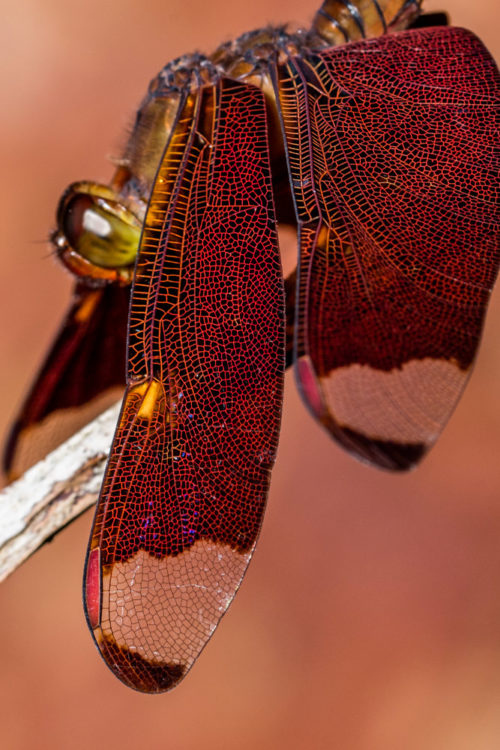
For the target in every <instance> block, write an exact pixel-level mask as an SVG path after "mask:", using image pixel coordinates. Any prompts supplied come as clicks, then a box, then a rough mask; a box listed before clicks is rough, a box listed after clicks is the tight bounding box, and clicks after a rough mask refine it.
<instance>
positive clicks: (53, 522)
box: [0, 404, 120, 581]
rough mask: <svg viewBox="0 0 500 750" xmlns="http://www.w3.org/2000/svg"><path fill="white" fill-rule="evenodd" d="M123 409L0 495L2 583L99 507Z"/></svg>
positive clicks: (95, 423)
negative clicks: (69, 526)
mask: <svg viewBox="0 0 500 750" xmlns="http://www.w3.org/2000/svg"><path fill="white" fill-rule="evenodd" d="M119 408H120V405H119V404H116V405H115V406H113V407H111V409H108V411H106V412H105V413H104V414H101V416H100V417H97V419H95V420H94V421H93V422H91V423H90V424H88V425H87V426H86V427H84V428H83V429H82V430H80V432H77V433H76V435H73V437H71V438H70V439H69V440H67V441H66V442H65V443H63V444H62V445H61V446H60V447H59V448H57V449H56V450H55V451H53V452H52V453H50V454H49V455H48V456H47V457H46V458H45V459H44V460H43V461H40V462H39V463H37V464H36V465H35V466H33V467H32V468H31V469H28V471H27V472H26V473H25V474H24V475H23V476H22V477H21V479H19V480H18V481H17V482H14V483H13V484H11V485H9V486H8V487H6V488H5V489H4V490H3V491H2V492H0V581H3V579H4V578H6V577H7V576H8V575H9V574H10V573H12V572H13V571H14V570H15V569H16V568H17V567H19V565H21V563H23V562H24V560H26V559H27V558H28V557H29V556H30V555H31V554H32V553H33V552H35V550H37V549H38V548H39V547H40V546H41V545H42V544H43V543H44V542H45V541H46V540H47V539H49V538H50V537H51V536H53V535H54V534H56V533H57V532H58V531H60V530H61V529H62V528H63V527H64V526H66V525H67V524H68V523H70V522H71V521H73V520H74V519H75V518H77V516H79V515H80V514H81V513H83V511H84V510H87V508H89V507H90V506H91V505H92V504H93V503H95V501H96V498H97V495H98V492H99V488H100V484H101V481H102V476H103V473H104V467H105V465H106V459H107V456H108V452H109V448H110V445H111V440H112V438H113V433H114V430H115V427H116V422H117V419H118V414H119Z"/></svg>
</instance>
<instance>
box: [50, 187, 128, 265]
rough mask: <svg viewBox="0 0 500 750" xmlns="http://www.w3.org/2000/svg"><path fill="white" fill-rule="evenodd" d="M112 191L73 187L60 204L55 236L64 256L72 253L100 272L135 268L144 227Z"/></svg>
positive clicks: (100, 188) (105, 188)
mask: <svg viewBox="0 0 500 750" xmlns="http://www.w3.org/2000/svg"><path fill="white" fill-rule="evenodd" d="M117 197H118V196H116V195H115V193H114V192H113V191H112V190H111V188H108V187H105V186H104V185H97V184H95V183H87V182H80V183H75V184H74V185H71V186H70V187H69V188H68V190H67V191H66V193H65V194H64V196H63V198H62V199H61V203H60V204H59V209H58V214H57V223H58V231H57V233H56V235H55V241H56V244H57V245H58V246H59V248H61V251H62V253H64V252H66V253H67V252H71V254H76V255H77V256H80V257H81V258H83V259H84V260H85V261H88V263H90V264H91V265H92V266H97V267H99V268H106V269H110V268H116V269H121V268H125V267H127V266H131V265H133V263H134V262H135V258H136V255H137V250H138V247H139V239H140V236H141V223H140V222H139V220H138V219H137V217H136V216H134V214H133V213H131V211H129V210H128V209H127V208H126V207H125V206H123V205H122V204H121V203H120V202H119V201H118V200H117Z"/></svg>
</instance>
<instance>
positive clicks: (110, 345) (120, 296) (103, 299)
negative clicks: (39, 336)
mask: <svg viewBox="0 0 500 750" xmlns="http://www.w3.org/2000/svg"><path fill="white" fill-rule="evenodd" d="M129 301H130V287H127V286H118V285H115V284H110V285H108V286H105V287H100V288H91V287H89V286H86V285H85V284H83V283H81V282H79V283H77V284H76V286H75V290H74V294H73V300H72V303H71V307H70V309H69V310H68V313H67V315H66V317H65V319H64V321H63V324H62V327H61V330H60V332H59V334H58V335H57V337H56V340H55V341H54V344H53V345H52V348H51V349H50V351H49V354H48V355H47V358H46V360H45V362H44V364H43V365H42V367H41V369H40V372H39V373H38V375H37V377H36V379H35V381H34V383H33V385H32V387H31V389H30V391H29V394H28V397H27V398H26V400H25V402H24V404H23V406H22V408H21V410H20V413H19V416H18V417H17V420H16V422H15V423H14V425H13V427H12V430H11V433H10V436H9V440H8V442H7V446H6V449H5V453H4V464H3V465H4V471H5V472H6V473H7V475H8V476H9V478H10V479H15V478H16V477H18V476H20V475H21V474H23V473H24V472H25V471H26V469H28V468H29V467H30V466H32V465H33V464H35V463H36V462H37V461H40V460H41V459H42V458H45V456H46V455H47V453H49V452H50V451H51V450H54V449H55V448H56V447H57V446H58V445H60V444H61V443H62V442H63V441H64V440H66V439H67V438H68V437H70V436H71V435H72V434H73V433H74V432H76V430H78V429H80V428H81V427H83V426H84V425H86V424H87V422H89V421H90V420H91V419H93V418H94V417H95V416H97V414H99V413H100V412H102V411H104V409H106V408H107V407H108V406H110V405H111V404H113V403H115V402H116V401H117V400H118V399H119V398H120V397H121V395H122V393H123V389H124V387H125V356H126V340H127V320H128V310H129Z"/></svg>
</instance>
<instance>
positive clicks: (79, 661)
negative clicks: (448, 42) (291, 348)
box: [0, 0, 500, 750]
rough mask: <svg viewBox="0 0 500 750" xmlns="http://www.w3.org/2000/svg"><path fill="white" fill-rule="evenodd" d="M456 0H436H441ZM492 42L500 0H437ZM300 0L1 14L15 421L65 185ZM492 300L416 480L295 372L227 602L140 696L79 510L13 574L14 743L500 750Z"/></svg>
mask: <svg viewBox="0 0 500 750" xmlns="http://www.w3.org/2000/svg"><path fill="white" fill-rule="evenodd" d="M444 4H445V0H443V1H442V3H439V2H438V0H433V1H432V2H429V3H428V5H427V7H428V8H429V9H434V10H437V9H441V8H442V6H443V5H444ZM446 4H447V6H448V9H449V11H450V13H451V15H452V18H453V20H454V22H455V23H456V24H459V25H463V26H467V27H469V28H471V29H473V30H474V31H475V32H476V33H477V34H478V35H479V36H480V37H481V38H482V39H483V40H484V41H485V43H486V44H487V46H488V47H489V48H490V50H491V52H492V53H493V54H494V55H495V56H496V58H497V59H500V32H499V21H500V15H499V10H498V6H497V0H473V2H469V0H447V3H446ZM314 10H315V2H307V3H306V2H303V1H301V0H291V2H284V0H253V2H252V3H243V2H224V1H223V0H210V2H206V0H203V1H202V0H196V2H195V1H194V0H189V1H188V0H183V1H182V2H181V1H180V0H162V1H161V2H159V1H157V0H143V2H137V0H109V1H108V2H106V3H102V2H100V1H99V0H86V2H84V3H76V2H71V1H68V0H45V1H44V0H16V2H11V3H4V7H3V10H2V22H1V24H0V37H1V43H0V55H1V56H2V61H1V64H0V71H1V72H0V76H1V79H2V91H3V94H2V107H1V110H2V117H1V123H0V136H1V144H0V147H1V151H2V153H1V165H2V182H1V186H2V195H1V208H2V215H3V218H2V222H1V231H2V235H3V236H2V244H1V250H0V252H1V269H2V272H1V278H0V285H1V289H0V305H1V311H0V326H1V329H0V335H1V345H2V368H1V371H0V376H1V380H0V399H1V401H0V421H1V425H0V427H1V431H2V432H4V431H5V429H6V427H7V424H8V422H9V420H10V419H11V418H12V416H13V414H14V412H15V408H16V405H17V404H18V402H19V400H20V398H21V396H22V394H23V392H24V390H25V388H26V386H27V384H28V382H29V380H30V378H31V376H32V374H33V372H34V369H35V367H36V366H37V363H38V362H39V361H40V358H41V356H42V354H43V352H44V351H45V349H46V347H47V345H48V343H49V341H50V339H51V337H52V336H53V334H54V331H55V328H56V326H57V324H58V320H59V319H60V317H61V314H62V312H63V310H64V308H65V306H66V304H67V302H68V296H69V289H70V279H69V277H68V276H67V275H66V274H65V273H64V271H62V270H61V268H59V267H58V265H57V264H56V262H55V261H54V260H53V259H52V258H51V257H49V252H48V248H47V246H46V245H44V244H43V242H42V241H43V240H44V239H45V238H46V236H47V233H48V231H49V230H50V228H51V227H52V225H53V217H54V208H55V205H56V201H57V199H58V196H59V194H60V192H61V190H62V189H63V188H64V187H65V186H66V184H67V183H69V182H70V181H73V180H76V179H82V178H96V179H99V180H104V181H106V180H107V179H108V178H109V176H110V174H111V171H112V168H111V166H110V165H109V164H108V163H107V161H106V158H105V157H106V156H107V155H109V154H116V153H118V152H119V149H120V144H121V143H122V141H123V138H124V135H123V134H124V132H125V129H126V127H127V125H128V124H130V123H131V121H132V118H133V114H134V109H135V107H136V106H137V104H138V102H139V101H140V99H141V97H142V94H143V91H144V89H145V86H146V84H147V82H148V81H149V79H150V78H152V77H153V75H154V74H156V72H157V71H158V70H159V68H160V67H161V66H162V65H163V63H165V62H166V61H167V60H169V59H170V58H173V57H176V56H177V55H179V54H181V53H183V52H185V51H189V50H192V49H195V48H199V49H202V50H210V49H211V48H212V47H214V46H215V45H216V44H217V43H218V42H219V41H221V40H223V39H227V38H229V37H231V36H233V35H236V34H238V33H240V32H243V31H246V30H248V29H251V28H255V27H258V26H261V25H264V24H265V23H267V22H279V21H286V20H296V21H300V22H302V23H304V24H305V23H307V22H308V21H309V19H310V18H311V16H312V14H313V12H314ZM499 297H500V295H499V294H498V290H497V294H496V296H495V297H494V299H493V303H492V307H491V310H490V315H489V318H488V322H487V326H486V331H485V335H484V340H483V344H482V347H481V351H480V355H479V360H478V364H477V367H476V372H475V375H474V377H473V379H472V382H471V384H470V387H469V388H468V390H467V393H466V396H465V397H464V399H463V401H462V403H461V404H460V406H459V407H458V409H457V411H456V414H455V415H454V417H453V419H452V421H451V422H450V424H449V426H448V428H447V429H446V431H445V433H444V435H443V437H442V439H441V441H440V442H439V444H438V446H437V447H436V448H435V450H434V451H433V453H432V454H431V456H429V458H428V459H427V460H426V461H425V462H424V464H423V465H422V467H421V468H420V469H419V470H418V471H416V472H414V473H412V474H411V475H409V476H390V475H387V474H383V473H377V472H376V471H375V470H372V469H369V468H366V467H363V466H361V465H359V464H358V463H356V462H355V461H353V460H352V459H351V458H349V457H348V456H346V455H344V454H343V453H342V452H341V451H340V450H339V449H337V448H336V447H335V446H334V445H333V444H332V443H331V441H330V440H329V439H328V437H327V436H326V435H325V434H324V433H323V432H322V431H321V430H320V429H319V428H318V427H317V426H316V425H315V424H314V423H313V421H312V419H311V418H310V416H309V415H308V414H307V413H306V412H305V410H304V408H303V407H302V406H301V404H300V403H299V401H298V397H297V395H296V392H295V389H294V385H293V382H292V380H291V378H289V379H288V381H287V392H286V403H285V410H284V420H283V431H282V437H281V445H280V453H279V458H278V462H277V465H276V469H275V472H274V478H273V483H272V490H271V494H270V500H269V509H268V513H267V517H266V521H265V524H264V531H263V533H262V537H261V540H260V543H259V547H258V551H257V553H256V555H255V558H254V562H253V563H252V565H251V568H250V571H249V573H248V576H247V578H246V580H245V583H244V585H243V587H242V589H241V591H240V594H239V595H238V597H237V599H236V601H235V603H234V605H233V607H232V608H231V610H230V613H229V614H228V615H227V617H226V618H225V620H224V622H223V623H222V625H221V627H220V628H219V631H218V633H217V635H216V637H215V638H214V640H213V642H212V643H211V644H210V645H209V646H208V648H207V649H206V651H205V653H204V654H203V656H202V657H201V658H200V660H199V663H198V665H197V666H196V667H195V669H193V671H192V673H191V675H190V676H189V677H188V679H187V680H186V681H185V683H184V684H182V686H181V687H180V688H178V689H177V690H176V691H174V692H173V693H171V694H167V695H163V696H161V697H146V696H142V695H139V694H137V693H134V692H132V691H130V690H127V689H126V688H124V687H123V686H122V685H120V684H119V683H118V682H117V681H116V680H115V679H114V678H113V677H112V676H111V674H110V673H109V672H108V671H107V669H105V667H104V665H103V664H102V662H101V660H100V658H99V657H98V654H97V652H96V651H95V648H94V646H93V644H92V641H91V639H90V636H89V634H88V633H87V628H86V625H85V622H84V618H83V613H82V608H81V600H80V580H81V571H82V564H83V556H84V549H85V545H86V539H87V533H88V529H89V525H90V521H91V517H90V515H89V514H87V515H86V516H85V517H83V518H82V519H80V520H79V521H78V522H77V523H75V524H74V525H73V526H72V527H71V528H69V529H67V530H66V531H64V532H63V533H62V534H61V535H60V536H59V537H58V538H57V539H56V540H55V541H54V542H53V543H52V544H50V545H47V546H46V547H45V548H44V549H43V550H41V551H40V552H38V553H37V554H36V555H35V556H34V557H33V558H32V559H31V560H30V561H29V562H28V563H27V564H25V565H24V566H23V568H22V569H20V570H19V571H18V572H17V573H16V574H15V575H14V576H12V577H11V578H10V579H9V580H8V581H7V582H6V583H4V584H3V585H1V586H0V607H1V618H0V747H1V748H2V750H32V749H33V748H37V750H45V748H50V749H51V750H63V749H66V748H72V750H80V748H81V749H83V748H86V749H87V748H107V749H108V748H109V749H114V748H120V750H129V749H130V750H132V749H134V750H135V748H141V749H142V748H153V749H154V750H156V749H157V748H158V749H161V750H163V749H165V750H198V749H199V748H202V749H203V750H225V749H226V748H227V749H228V750H232V749H233V748H238V750H254V749H255V748H259V750H282V749H283V750H295V749H299V748H301V749H302V748H305V749H307V750H308V749H309V748H312V749H313V750H316V749H318V750H320V749H323V748H342V750H470V749H471V748H474V750H495V749H496V748H498V747H500V492H499V486H500V387H499V384H500V345H499V340H500V298H499Z"/></svg>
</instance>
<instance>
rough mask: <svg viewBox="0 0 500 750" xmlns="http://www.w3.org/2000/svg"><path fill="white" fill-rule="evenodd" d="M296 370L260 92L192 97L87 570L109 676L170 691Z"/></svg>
mask: <svg viewBox="0 0 500 750" xmlns="http://www.w3.org/2000/svg"><path fill="white" fill-rule="evenodd" d="M283 370H284V299H283V282H282V278H281V267H280V259H279V251H278V246H277V236H276V230H275V221H274V207H273V198H272V192H271V178H270V166H269V154H268V145H267V123H266V111H265V103H264V98H263V95H262V93H261V92H260V91H259V89H257V88H255V87H253V86H249V85H245V84H241V83H237V82H234V81H230V80H228V79H222V80H221V81H219V82H218V84H216V85H214V86H207V87H206V88H203V89H202V90H201V91H200V92H198V93H197V94H193V95H190V96H188V98H187V101H186V104H185V107H184V111H183V114H182V116H181V118H180V121H179V123H178V125H177V126H176V129H175V131H174V135H173V137H172V140H171V142H170V144H169V146H168V147H167V151H166V153H165V155H164V157H163V160H162V163H161V165H160V169H159V171H158V174H157V177H156V181H155V185H154V189H153V193H152V197H151V201H150V205H149V208H148V212H147V216H146V220H145V228H144V232H143V237H142V240H141V247H140V254H139V260H138V267H137V271H136V277H135V281H134V288H133V295H132V304H131V315H130V330H129V362H128V382H129V386H128V389H127V393H126V397H125V400H124V404H123V410H122V414H121V418H120V422H119V425H118V428H117V432H116V435H115V439H114V443H113V447H112V452H111V456H110V460H109V464H108V468H107V472H106V477H105V481H104V485H103V489H102V493H101V497H100V500H99V503H98V508H97V512H96V517H95V521H94V528H93V534H92V538H91V542H90V547H89V553H88V557H87V564H86V574H85V606H86V613H87V619H88V621H89V625H90V627H91V628H92V629H93V632H94V637H95V639H96V642H97V644H98V646H99V648H100V650H101V653H102V656H103V657H104V659H105V660H106V661H107V663H108V666H109V667H110V668H111V669H112V670H113V672H114V673H115V674H116V675H117V676H118V677H119V679H121V680H122V681H123V682H124V683H125V684H127V685H129V686H131V687H134V688H136V689H138V690H142V691H145V692H160V691H163V690H167V689H169V688H170V687H172V686H173V685H175V684H176V683H177V682H178V681H179V680H180V679H181V678H182V677H183V676H184V675H185V673H186V672H187V670H188V669H189V668H190V666H191V665H192V663H193V661H194V660H195V659H196V657H197V656H198V654H199V652H200V651H201V649H202V648H203V646H204V645H205V643H206V641H207V640H208V639H209V638H210V636H211V634H212V632H213V630H214V628H215V627H216V625H217V623H218V621H219V619H220V617H221V616H222V615H223V614H224V612H225V611H226V608H227V607H228V605H229V603H230V602H231V600H232V598H233V596H234V594H235V592H236V590H237V588H238V586H239V585H240V581H241V578H242V576H243V574H244V572H245V569H246V567H247V564H248V562H249V559H250V557H251V555H252V552H253V549H254V546H255V542H256V539H257V535H258V533H259V529H260V525H261V519H262V514H263V511H264V506H265V502H266V495H267V490H268V484H269V478H270V470H271V468H272V465H273V463H274V459H275V453H276V447H277V440H278V429H279V421H280V411H281V400H282V384H283Z"/></svg>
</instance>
